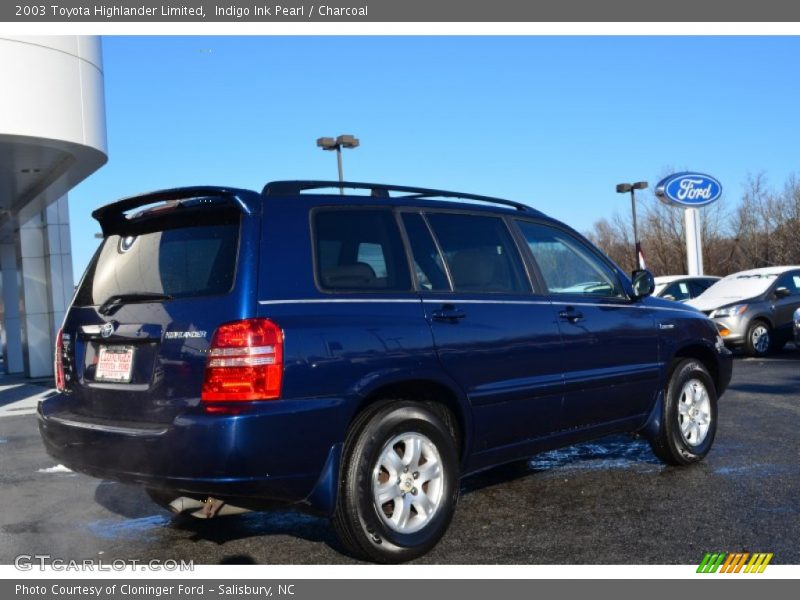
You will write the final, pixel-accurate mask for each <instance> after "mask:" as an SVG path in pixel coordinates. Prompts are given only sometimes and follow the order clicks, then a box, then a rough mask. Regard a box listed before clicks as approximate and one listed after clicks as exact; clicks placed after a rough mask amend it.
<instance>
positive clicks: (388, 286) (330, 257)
mask: <svg viewBox="0 0 800 600" xmlns="http://www.w3.org/2000/svg"><path fill="white" fill-rule="evenodd" d="M313 221H314V253H315V255H316V263H317V264H316V267H317V281H318V283H319V285H320V287H321V288H322V289H324V290H331V291H387V292H388V291H396V292H400V291H408V290H410V289H411V277H410V274H409V272H408V265H407V264H406V256H405V251H404V249H403V242H402V239H401V238H400V231H399V229H398V227H397V222H396V221H395V218H394V214H393V213H392V212H391V211H389V210H369V209H355V208H354V209H321V210H317V211H315V212H314V217H313Z"/></svg>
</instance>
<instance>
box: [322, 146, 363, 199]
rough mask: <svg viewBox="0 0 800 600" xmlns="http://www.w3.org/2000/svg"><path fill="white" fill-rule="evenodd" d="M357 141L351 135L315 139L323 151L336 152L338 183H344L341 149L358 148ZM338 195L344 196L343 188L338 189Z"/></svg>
mask: <svg viewBox="0 0 800 600" xmlns="http://www.w3.org/2000/svg"><path fill="white" fill-rule="evenodd" d="M359 143H360V142H359V141H358V138H357V137H354V136H352V135H340V136H339V137H337V138H335V139H334V138H331V137H321V138H317V146H318V147H320V148H322V149H323V150H336V165H337V167H338V168H339V183H342V182H343V181H344V174H343V171H342V148H358V145H359ZM339 193H340V194H344V188H342V187H339Z"/></svg>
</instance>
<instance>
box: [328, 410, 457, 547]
mask: <svg viewBox="0 0 800 600" xmlns="http://www.w3.org/2000/svg"><path fill="white" fill-rule="evenodd" d="M445 413H446V409H439V408H434V406H432V405H429V404H423V403H417V402H410V401H406V400H394V401H387V402H382V403H380V404H378V405H375V406H372V407H369V408H367V409H366V410H365V411H364V412H363V413H362V414H361V415H360V416H359V417H358V418H357V419H356V421H355V423H353V426H352V427H351V428H350V430H349V432H348V435H347V438H346V439H345V444H344V448H343V455H342V470H341V478H340V485H339V494H338V498H337V503H336V509H335V511H334V515H333V519H332V521H333V527H334V529H335V531H336V533H337V535H338V537H339V540H340V541H341V543H342V544H343V545H344V546H345V548H346V549H347V550H348V551H349V552H350V553H352V554H353V555H354V556H355V557H357V558H361V559H365V560H370V561H374V562H380V563H398V562H405V561H408V560H412V559H414V558H417V557H419V556H422V555H423V554H425V553H426V552H428V551H429V550H430V549H431V548H433V546H435V545H436V543H437V542H438V541H439V539H440V538H441V537H442V536H443V535H444V533H445V531H446V530H447V527H448V526H449V524H450V520H451V519H452V516H453V512H454V511H455V506H456V501H457V499H458V490H459V458H458V452H457V449H456V447H457V446H456V441H455V435H454V431H453V429H452V428H451V427H449V426H448V424H451V423H452V420H451V418H450V417H449V415H448V414H445ZM426 465H427V466H426ZM378 498H381V499H383V498H385V499H386V501H385V502H383V503H382V504H381V503H380V500H378Z"/></svg>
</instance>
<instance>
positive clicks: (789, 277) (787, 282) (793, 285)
mask: <svg viewBox="0 0 800 600" xmlns="http://www.w3.org/2000/svg"><path fill="white" fill-rule="evenodd" d="M779 287H785V288H786V289H787V290H789V293H790V294H791V295H792V296H795V295H797V294H800V273H785V274H783V275H781V277H780V279H778V283H777V284H776V285H775V289H778V288H779Z"/></svg>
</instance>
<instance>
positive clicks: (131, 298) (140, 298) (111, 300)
mask: <svg viewBox="0 0 800 600" xmlns="http://www.w3.org/2000/svg"><path fill="white" fill-rule="evenodd" d="M159 300H172V296H170V295H169V294H158V293H154V292H137V293H134V294H113V295H111V296H109V297H108V298H107V299H106V301H105V302H103V303H102V304H101V305H100V307H99V308H98V309H97V312H99V313H100V314H101V315H110V314H111V313H113V312H114V311H115V310H116V309H118V308H120V307H121V306H122V305H123V304H130V303H132V302H158V301H159Z"/></svg>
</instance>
